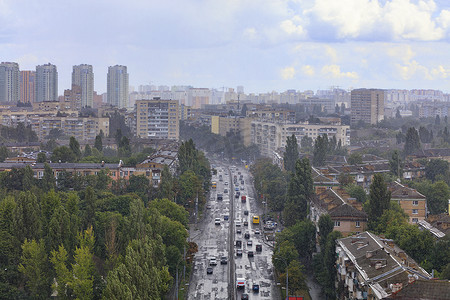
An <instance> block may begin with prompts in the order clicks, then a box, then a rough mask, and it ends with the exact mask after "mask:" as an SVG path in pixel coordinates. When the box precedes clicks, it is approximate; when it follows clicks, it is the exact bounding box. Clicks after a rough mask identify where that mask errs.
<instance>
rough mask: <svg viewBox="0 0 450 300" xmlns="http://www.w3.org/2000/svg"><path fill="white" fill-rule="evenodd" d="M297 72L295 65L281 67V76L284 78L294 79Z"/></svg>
mask: <svg viewBox="0 0 450 300" xmlns="http://www.w3.org/2000/svg"><path fill="white" fill-rule="evenodd" d="M295 73H297V72H296V71H295V68H294V67H286V68H283V69H281V78H283V79H284V80H288V79H292V78H294V76H295Z"/></svg>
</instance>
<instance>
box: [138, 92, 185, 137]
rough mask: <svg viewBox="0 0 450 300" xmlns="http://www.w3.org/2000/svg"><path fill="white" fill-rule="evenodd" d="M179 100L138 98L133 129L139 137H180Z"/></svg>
mask: <svg viewBox="0 0 450 300" xmlns="http://www.w3.org/2000/svg"><path fill="white" fill-rule="evenodd" d="M178 113H179V111H178V101H176V100H161V99H154V100H137V101H136V104H135V112H134V114H135V115H134V125H133V131H134V134H135V135H136V136H137V137H141V138H154V139H172V140H178V138H179V127H180V126H179V118H178Z"/></svg>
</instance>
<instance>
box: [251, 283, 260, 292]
mask: <svg viewBox="0 0 450 300" xmlns="http://www.w3.org/2000/svg"><path fill="white" fill-rule="evenodd" d="M252 291H253V292H254V293H258V292H259V284H256V283H254V284H253V286H252Z"/></svg>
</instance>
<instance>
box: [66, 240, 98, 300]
mask: <svg viewBox="0 0 450 300" xmlns="http://www.w3.org/2000/svg"><path fill="white" fill-rule="evenodd" d="M74 260H75V262H74V263H73V264H72V274H73V275H72V276H71V279H70V281H69V286H70V287H71V288H72V290H73V293H74V295H75V297H76V299H86V300H89V299H93V293H94V289H93V288H94V273H95V268H94V262H93V260H92V253H91V250H90V249H89V247H88V246H81V247H77V248H76V249H75V256H74Z"/></svg>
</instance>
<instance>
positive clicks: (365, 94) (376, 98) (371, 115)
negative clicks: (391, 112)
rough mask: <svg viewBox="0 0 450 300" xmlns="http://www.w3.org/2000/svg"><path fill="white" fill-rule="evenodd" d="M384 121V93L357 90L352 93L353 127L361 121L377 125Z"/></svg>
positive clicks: (372, 90) (371, 90)
mask: <svg viewBox="0 0 450 300" xmlns="http://www.w3.org/2000/svg"><path fill="white" fill-rule="evenodd" d="M383 119H384V91H383V90H379V89H356V90H352V92H351V125H356V124H358V122H359V121H362V122H364V123H368V124H377V123H378V122H380V121H381V120H383Z"/></svg>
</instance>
